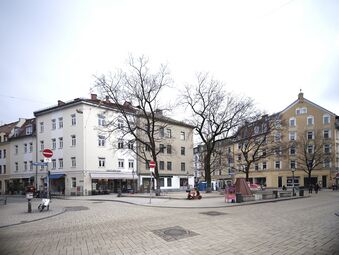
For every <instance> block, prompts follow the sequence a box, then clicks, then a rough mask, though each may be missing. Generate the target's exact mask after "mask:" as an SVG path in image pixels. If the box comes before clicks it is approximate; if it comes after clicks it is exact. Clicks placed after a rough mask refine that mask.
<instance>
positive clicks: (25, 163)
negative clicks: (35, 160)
mask: <svg viewBox="0 0 339 255" xmlns="http://www.w3.org/2000/svg"><path fill="white" fill-rule="evenodd" d="M24 171H25V172H26V171H27V161H24Z"/></svg>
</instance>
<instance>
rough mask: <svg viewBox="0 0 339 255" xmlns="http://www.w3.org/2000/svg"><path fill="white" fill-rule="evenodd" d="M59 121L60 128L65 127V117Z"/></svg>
mask: <svg viewBox="0 0 339 255" xmlns="http://www.w3.org/2000/svg"><path fill="white" fill-rule="evenodd" d="M58 121H59V128H63V127H64V119H63V117H60V118H59V119H58Z"/></svg>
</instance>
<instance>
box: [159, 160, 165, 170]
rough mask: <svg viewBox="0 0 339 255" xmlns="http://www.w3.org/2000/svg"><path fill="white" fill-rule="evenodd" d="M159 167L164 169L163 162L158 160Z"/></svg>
mask: <svg viewBox="0 0 339 255" xmlns="http://www.w3.org/2000/svg"><path fill="white" fill-rule="evenodd" d="M159 169H160V170H165V162H164V161H160V162H159Z"/></svg>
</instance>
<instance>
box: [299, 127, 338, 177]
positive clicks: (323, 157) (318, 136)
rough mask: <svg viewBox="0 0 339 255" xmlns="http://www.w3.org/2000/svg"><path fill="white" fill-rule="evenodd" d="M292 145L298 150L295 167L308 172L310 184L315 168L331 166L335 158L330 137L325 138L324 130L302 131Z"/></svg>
mask: <svg viewBox="0 0 339 255" xmlns="http://www.w3.org/2000/svg"><path fill="white" fill-rule="evenodd" d="M292 146H293V148H295V151H296V167H295V168H296V169H300V170H303V171H304V172H305V173H306V174H307V176H308V184H311V176H312V171H313V170H320V169H323V168H330V165H331V162H332V161H333V158H334V154H333V153H332V150H331V147H332V144H331V141H330V140H329V139H326V138H324V134H323V133H322V130H316V131H306V132H304V133H300V134H299V135H298V139H297V141H296V142H295V143H294V144H293V145H292Z"/></svg>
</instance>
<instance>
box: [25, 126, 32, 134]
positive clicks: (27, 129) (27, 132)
mask: <svg viewBox="0 0 339 255" xmlns="http://www.w3.org/2000/svg"><path fill="white" fill-rule="evenodd" d="M32 133H33V127H32V125H28V126H27V127H26V135H31V134H32Z"/></svg>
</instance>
